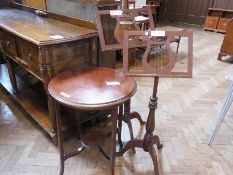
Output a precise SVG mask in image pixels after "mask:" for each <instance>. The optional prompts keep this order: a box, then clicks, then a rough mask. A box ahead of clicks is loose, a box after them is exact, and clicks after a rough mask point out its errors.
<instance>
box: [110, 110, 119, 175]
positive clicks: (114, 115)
mask: <svg viewBox="0 0 233 175" xmlns="http://www.w3.org/2000/svg"><path fill="white" fill-rule="evenodd" d="M117 115H118V107H115V108H113V109H112V111H111V116H112V145H111V173H112V175H114V165H115V156H116V131H117V118H118V116H117Z"/></svg>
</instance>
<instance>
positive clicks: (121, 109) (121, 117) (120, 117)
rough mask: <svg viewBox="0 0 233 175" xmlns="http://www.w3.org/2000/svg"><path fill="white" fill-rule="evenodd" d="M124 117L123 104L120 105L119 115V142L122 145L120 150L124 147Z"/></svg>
mask: <svg viewBox="0 0 233 175" xmlns="http://www.w3.org/2000/svg"><path fill="white" fill-rule="evenodd" d="M122 119H123V105H122V104H121V105H120V106H119V117H118V143H119V145H120V150H121V149H122V148H123V143H122V139H121V130H122Z"/></svg>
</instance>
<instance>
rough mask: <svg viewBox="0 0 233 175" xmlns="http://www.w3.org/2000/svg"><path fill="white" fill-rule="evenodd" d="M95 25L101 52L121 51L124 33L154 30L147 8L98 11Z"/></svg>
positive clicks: (149, 10)
mask: <svg viewBox="0 0 233 175" xmlns="http://www.w3.org/2000/svg"><path fill="white" fill-rule="evenodd" d="M109 23H111V24H115V25H109ZM96 24H97V29H98V33H99V39H100V44H101V49H102V50H103V51H106V50H118V49H123V37H124V31H131V30H136V31H140V30H146V29H151V30H154V29H155V27H154V21H153V17H152V12H151V8H150V7H149V6H148V7H144V8H137V9H126V10H100V11H98V12H97V13H96ZM106 38H108V40H106ZM109 38H110V39H109Z"/></svg>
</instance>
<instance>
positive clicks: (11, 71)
mask: <svg viewBox="0 0 233 175" xmlns="http://www.w3.org/2000/svg"><path fill="white" fill-rule="evenodd" d="M4 57H5V56H4ZM5 60H6V65H7V69H8V72H9V77H10V81H11V85H12V88H13V92H14V93H17V92H18V89H17V83H16V78H15V72H14V69H13V66H12V62H11V60H9V59H5Z"/></svg>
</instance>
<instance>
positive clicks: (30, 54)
mask: <svg viewBox="0 0 233 175" xmlns="http://www.w3.org/2000/svg"><path fill="white" fill-rule="evenodd" d="M28 59H29V60H32V53H31V52H29V53H28Z"/></svg>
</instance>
